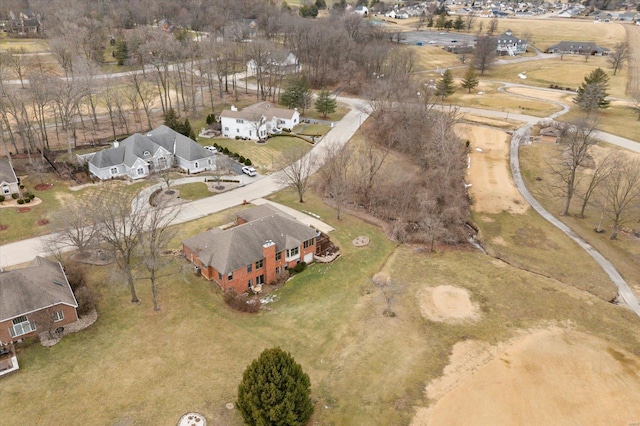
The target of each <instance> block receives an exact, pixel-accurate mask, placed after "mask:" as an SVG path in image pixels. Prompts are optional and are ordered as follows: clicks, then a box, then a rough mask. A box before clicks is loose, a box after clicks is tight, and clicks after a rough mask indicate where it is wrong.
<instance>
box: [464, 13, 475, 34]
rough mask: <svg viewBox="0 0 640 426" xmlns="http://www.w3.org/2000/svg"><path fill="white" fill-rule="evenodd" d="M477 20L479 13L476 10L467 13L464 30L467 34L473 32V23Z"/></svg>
mask: <svg viewBox="0 0 640 426" xmlns="http://www.w3.org/2000/svg"><path fill="white" fill-rule="evenodd" d="M476 18H477V13H476V11H475V10H471V11H469V13H467V16H465V18H464V29H465V31H466V32H468V33H470V32H471V30H472V29H473V23H474V22H475V20H476Z"/></svg>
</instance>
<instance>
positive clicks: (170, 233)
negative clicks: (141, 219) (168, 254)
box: [138, 203, 180, 311]
mask: <svg viewBox="0 0 640 426" xmlns="http://www.w3.org/2000/svg"><path fill="white" fill-rule="evenodd" d="M144 213H145V216H146V223H145V231H144V232H142V233H140V238H139V245H138V250H139V255H140V257H141V258H142V264H143V265H144V267H145V269H146V270H147V272H148V273H149V275H148V276H147V277H145V278H146V279H148V280H149V281H150V282H151V295H152V298H153V310H154V311H159V310H160V306H159V304H158V279H159V278H162V277H164V276H166V275H161V274H159V272H160V269H161V268H162V267H163V266H164V264H165V262H163V261H162V252H163V251H164V250H165V249H166V248H167V246H168V245H169V242H170V241H171V240H172V239H173V237H174V236H175V235H176V233H177V231H178V229H177V228H175V227H174V228H171V227H170V225H171V223H172V222H173V221H174V220H175V219H176V217H177V216H178V214H179V213H180V207H179V205H176V204H174V205H172V206H170V205H167V204H166V203H165V204H161V205H159V206H156V207H151V206H147V208H146V211H145V212H144Z"/></svg>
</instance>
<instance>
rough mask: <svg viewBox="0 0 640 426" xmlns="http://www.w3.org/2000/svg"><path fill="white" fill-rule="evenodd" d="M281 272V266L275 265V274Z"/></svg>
mask: <svg viewBox="0 0 640 426" xmlns="http://www.w3.org/2000/svg"><path fill="white" fill-rule="evenodd" d="M280 272H282V268H281V267H280V266H276V275H278V274H279V273H280Z"/></svg>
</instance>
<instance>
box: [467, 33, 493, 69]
mask: <svg viewBox="0 0 640 426" xmlns="http://www.w3.org/2000/svg"><path fill="white" fill-rule="evenodd" d="M496 48H497V42H496V39H495V38H494V37H491V36H487V35H480V36H478V41H477V42H476V48H475V51H474V54H473V64H474V65H475V67H476V68H477V69H478V70H479V71H480V75H483V74H484V72H485V71H486V70H487V69H489V67H490V66H491V64H492V63H493V62H494V61H495V60H496V54H497V52H496Z"/></svg>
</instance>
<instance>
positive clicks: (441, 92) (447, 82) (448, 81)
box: [436, 70, 456, 99]
mask: <svg viewBox="0 0 640 426" xmlns="http://www.w3.org/2000/svg"><path fill="white" fill-rule="evenodd" d="M455 91H456V88H455V86H454V85H453V74H452V73H451V70H446V71H445V72H444V74H442V78H441V79H440V80H438V82H437V83H436V95H437V96H439V97H440V98H442V99H444V98H446V97H447V96H450V95H453V94H454V93H455Z"/></svg>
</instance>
